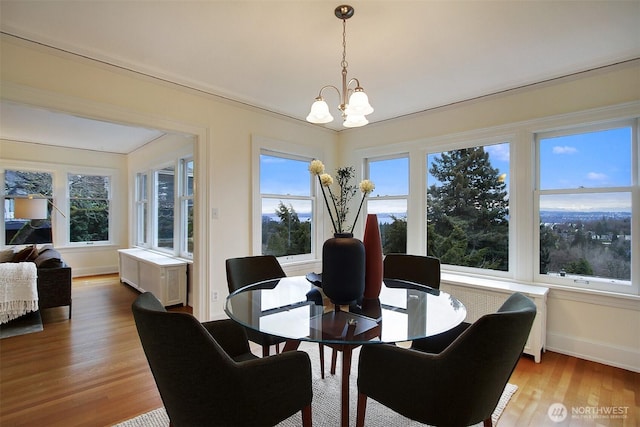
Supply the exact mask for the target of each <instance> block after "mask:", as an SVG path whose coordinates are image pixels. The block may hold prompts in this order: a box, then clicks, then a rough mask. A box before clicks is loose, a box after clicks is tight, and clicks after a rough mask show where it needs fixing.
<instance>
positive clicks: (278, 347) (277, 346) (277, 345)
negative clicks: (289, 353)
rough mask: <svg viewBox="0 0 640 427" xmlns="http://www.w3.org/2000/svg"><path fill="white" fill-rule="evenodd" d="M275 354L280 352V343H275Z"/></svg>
mask: <svg viewBox="0 0 640 427" xmlns="http://www.w3.org/2000/svg"><path fill="white" fill-rule="evenodd" d="M276 354H280V343H276Z"/></svg>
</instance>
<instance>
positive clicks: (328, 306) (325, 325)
mask: <svg viewBox="0 0 640 427" xmlns="http://www.w3.org/2000/svg"><path fill="white" fill-rule="evenodd" d="M225 312H226V313H227V314H228V315H229V317H230V318H231V319H233V320H234V321H236V322H238V323H239V324H241V325H243V326H245V327H247V328H250V329H254V330H256V331H259V332H263V333H266V334H269V335H274V336H278V337H282V338H286V339H287V340H288V341H287V343H286V345H285V348H284V351H287V350H292V349H296V348H297V347H298V345H299V343H300V341H311V342H317V343H320V344H324V345H328V346H331V347H333V348H337V349H339V350H341V351H342V399H341V400H342V418H341V424H342V425H343V426H346V425H348V423H349V372H350V370H351V352H352V350H353V348H355V347H357V346H359V345H371V344H381V343H396V342H402V341H411V340H416V339H421V338H426V337H430V336H433V335H437V334H440V333H442V332H446V331H448V330H450V329H453V328H454V327H456V326H458V325H459V324H460V323H462V322H463V321H464V319H465V317H466V315H467V310H466V308H465V306H464V304H462V303H461V302H460V301H459V300H458V299H456V298H455V297H453V296H451V295H449V294H448V293H446V292H442V291H440V290H438V289H432V288H429V287H426V286H422V285H419V284H415V283H412V282H407V281H403V280H396V279H384V280H383V284H382V290H381V292H380V296H379V298H378V299H374V300H363V301H362V302H361V303H360V304H358V305H356V304H353V305H350V306H335V305H334V304H333V303H332V302H331V301H330V300H329V299H328V298H327V297H326V296H325V295H324V294H323V292H322V289H321V288H320V287H318V286H316V285H314V284H313V283H312V282H311V281H309V280H307V278H306V277H305V276H292V277H284V278H281V279H274V280H267V281H264V282H258V283H254V284H251V285H248V286H245V287H243V288H241V289H238V290H237V291H235V292H233V293H231V294H230V295H229V296H228V297H227V301H226V304H225Z"/></svg>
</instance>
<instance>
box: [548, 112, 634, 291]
mask: <svg viewBox="0 0 640 427" xmlns="http://www.w3.org/2000/svg"><path fill="white" fill-rule="evenodd" d="M635 128H636V126H635V123H625V124H620V125H617V126H609V127H600V128H582V129H577V130H572V131H563V132H547V133H541V134H538V135H537V137H536V143H537V153H538V169H539V173H538V186H537V188H538V191H537V197H538V205H539V209H538V215H539V224H540V226H539V244H540V247H539V254H538V256H539V274H540V275H544V276H546V278H547V279H548V280H549V279H551V280H552V281H556V282H558V283H562V284H568V285H573V286H580V287H586V288H595V289H612V287H616V286H617V287H624V286H627V287H628V286H630V285H631V250H632V249H631V248H632V245H631V242H632V227H631V223H632V212H633V211H634V209H633V203H632V196H631V194H632V185H633V182H632V176H633V174H637V170H634V169H633V168H634V166H633V162H632V158H633V156H634V155H637V154H636V153H633V152H632V147H633V140H634V138H635V136H634V134H635ZM635 167H637V166H635ZM636 185H637V184H636ZM635 214H636V215H637V213H635Z"/></svg>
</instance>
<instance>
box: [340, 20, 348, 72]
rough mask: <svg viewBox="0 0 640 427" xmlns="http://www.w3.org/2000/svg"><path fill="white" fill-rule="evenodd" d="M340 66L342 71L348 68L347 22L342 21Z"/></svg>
mask: <svg viewBox="0 0 640 427" xmlns="http://www.w3.org/2000/svg"><path fill="white" fill-rule="evenodd" d="M340 65H341V66H342V68H343V69H346V68H347V67H348V66H349V63H348V62H347V20H346V19H343V20H342V62H340Z"/></svg>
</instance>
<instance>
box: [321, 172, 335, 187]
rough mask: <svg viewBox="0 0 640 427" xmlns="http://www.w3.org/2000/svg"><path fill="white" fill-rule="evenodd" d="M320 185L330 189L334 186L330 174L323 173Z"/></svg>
mask: <svg viewBox="0 0 640 427" xmlns="http://www.w3.org/2000/svg"><path fill="white" fill-rule="evenodd" d="M320 184H322V185H324V186H325V187H328V186H330V185H332V184H333V178H332V177H331V175H329V174H328V173H323V174H322V175H320Z"/></svg>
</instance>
